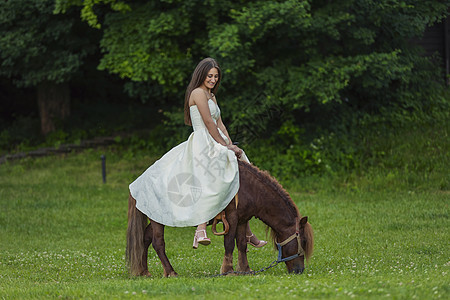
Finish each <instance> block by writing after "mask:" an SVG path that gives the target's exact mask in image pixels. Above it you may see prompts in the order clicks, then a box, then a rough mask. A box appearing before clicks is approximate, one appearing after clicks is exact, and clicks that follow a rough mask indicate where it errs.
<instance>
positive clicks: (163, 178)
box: [129, 99, 248, 227]
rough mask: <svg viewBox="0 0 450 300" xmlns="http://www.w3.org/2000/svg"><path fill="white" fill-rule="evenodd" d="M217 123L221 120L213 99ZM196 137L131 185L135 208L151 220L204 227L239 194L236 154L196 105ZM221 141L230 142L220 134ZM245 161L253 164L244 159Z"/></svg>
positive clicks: (192, 109)
mask: <svg viewBox="0 0 450 300" xmlns="http://www.w3.org/2000/svg"><path fill="white" fill-rule="evenodd" d="M208 106H209V110H210V111H211V117H212V119H213V120H214V122H217V120H218V119H219V117H220V109H219V107H218V106H217V104H216V103H215V102H214V101H213V100H211V99H209V100H208ZM190 114H191V121H192V127H193V129H194V132H192V133H191V135H190V136H189V138H188V139H187V141H185V142H183V143H181V144H179V145H178V146H176V147H174V148H172V149H171V150H170V151H169V152H167V153H166V154H165V155H164V156H162V157H161V158H160V159H159V160H157V161H156V162H155V163H154V164H153V165H151V166H150V167H149V168H148V169H147V170H146V171H145V172H144V173H143V174H142V175H141V176H139V177H138V178H137V179H136V180H135V181H134V182H132V183H131V184H130V187H129V188H130V192H131V195H132V196H133V198H134V199H136V208H137V209H139V210H140V211H141V212H142V213H144V214H145V215H147V216H148V217H149V218H150V219H152V220H154V221H156V222H158V223H161V224H164V225H167V226H175V227H185V226H195V225H198V224H202V223H205V222H207V221H209V220H211V219H212V218H214V217H215V216H216V215H217V214H218V213H219V212H221V211H222V210H223V209H224V208H225V207H226V206H227V205H228V204H229V203H230V201H231V200H232V199H233V197H234V196H235V195H236V193H237V191H238V189H239V168H238V163H237V158H236V155H235V154H234V152H233V151H232V150H229V149H227V147H225V146H223V145H221V144H219V143H218V142H216V141H215V140H214V139H213V138H212V136H211V135H210V134H209V131H208V129H207V128H206V126H205V124H204V122H203V119H202V117H201V115H200V112H199V111H198V108H197V106H196V105H193V106H191V107H190ZM219 133H220V134H221V136H222V138H223V139H224V140H225V141H226V142H227V143H228V138H227V137H226V136H225V135H224V134H223V132H222V131H221V130H220V129H219ZM241 159H242V160H244V161H247V162H248V158H247V157H246V156H245V153H243V154H242V157H241Z"/></svg>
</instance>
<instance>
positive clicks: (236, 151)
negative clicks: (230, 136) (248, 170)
mask: <svg viewBox="0 0 450 300" xmlns="http://www.w3.org/2000/svg"><path fill="white" fill-rule="evenodd" d="M227 148H228V149H230V150H233V151H234V154H236V157H237V158H238V159H240V158H241V156H242V153H243V152H244V151H242V149H241V148H239V147H238V146H236V145H227Z"/></svg>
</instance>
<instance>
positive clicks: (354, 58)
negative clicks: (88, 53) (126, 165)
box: [57, 0, 450, 175]
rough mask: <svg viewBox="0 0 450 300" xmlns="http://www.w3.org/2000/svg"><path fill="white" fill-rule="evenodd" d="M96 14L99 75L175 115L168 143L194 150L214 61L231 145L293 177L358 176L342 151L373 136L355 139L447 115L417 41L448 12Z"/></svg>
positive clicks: (257, 9)
mask: <svg viewBox="0 0 450 300" xmlns="http://www.w3.org/2000/svg"><path fill="white" fill-rule="evenodd" d="M92 3H93V2H89V3H88V4H85V5H84V6H83V10H84V13H83V16H82V17H83V18H84V19H85V20H88V21H89V23H90V24H91V25H92V26H94V27H100V25H101V28H102V30H103V37H102V40H101V43H100V47H101V49H102V51H103V52H104V55H103V57H102V59H101V61H100V65H99V68H100V69H105V70H108V71H109V72H111V73H114V74H118V75H119V76H121V77H123V78H129V79H130V80H131V82H130V83H129V84H128V85H127V90H128V92H129V93H130V94H132V95H133V96H138V97H141V98H142V99H144V100H145V101H151V102H153V103H154V104H157V105H163V104H166V105H168V106H169V107H170V109H169V111H167V112H165V116H166V120H165V123H164V128H160V129H159V130H162V131H164V132H165V134H161V135H162V136H163V137H166V138H163V139H162V140H159V141H158V142H159V143H161V142H162V141H164V142H165V143H166V144H167V145H170V146H173V145H174V144H176V143H177V142H179V141H182V140H183V139H185V138H186V135H187V133H188V131H189V130H188V129H186V128H184V127H183V122H182V99H183V93H184V89H185V87H186V85H187V82H188V81H189V76H190V73H191V72H192V70H193V67H194V66H195V64H196V63H197V62H198V61H199V60H200V59H201V58H203V57H207V56H212V57H215V58H216V59H217V60H218V61H219V63H220V64H221V66H222V69H223V71H224V78H223V84H222V87H221V90H220V93H219V95H218V99H219V102H220V105H221V106H222V108H223V110H222V112H223V118H224V119H225V122H226V124H227V126H228V127H229V129H230V130H229V131H230V132H231V134H232V138H233V139H234V140H238V141H240V142H241V145H242V146H243V147H244V148H246V149H248V148H257V149H260V152H266V153H267V152H269V153H271V154H270V157H272V158H277V157H278V158H280V161H281V162H283V161H284V162H285V164H286V165H290V166H292V163H294V162H295V164H296V166H295V167H293V168H294V169H293V170H291V171H294V170H295V171H296V172H298V171H301V172H307V173H317V172H323V171H324V170H326V169H327V165H328V167H331V168H332V169H336V167H344V168H352V167H355V166H356V167H358V163H357V162H356V161H355V158H354V157H353V156H352V155H353V154H352V152H358V149H354V148H351V147H348V148H346V147H342V146H340V145H338V144H337V141H334V140H336V139H337V140H341V139H349V144H352V145H353V144H354V142H355V141H354V140H352V138H356V139H359V138H360V136H359V135H361V134H363V133H362V132H361V131H359V132H354V130H353V129H352V128H353V127H358V128H359V127H364V128H370V127H371V126H372V124H379V123H384V124H385V126H387V127H388V126H389V125H391V123H396V124H398V123H402V122H405V121H408V122H409V121H411V119H414V118H417V113H418V112H420V113H421V114H422V116H421V117H420V118H419V119H421V118H422V117H423V116H424V115H427V114H428V116H430V115H433V114H434V113H436V112H443V111H444V112H445V111H446V110H448V105H449V100H448V99H449V98H450V97H449V95H448V91H445V89H446V88H445V84H444V80H443V78H444V77H443V74H442V70H440V68H439V67H438V66H437V65H435V64H434V63H432V61H431V60H430V59H429V58H425V57H423V56H421V55H422V53H421V50H420V48H419V47H417V46H416V45H415V44H414V43H413V42H412V39H414V38H417V37H420V36H421V35H422V34H423V32H424V30H425V28H426V27H427V26H430V25H432V24H434V23H435V22H440V21H442V19H443V18H444V17H446V16H447V14H448V8H449V5H450V2H449V1H426V2H423V1H418V0H409V1H400V0H397V1H391V0H389V1H387V0H386V1H354V0H347V1H339V2H329V1H307V0H302V1H280V2H277V1H245V2H242V1H220V2H219V1H151V2H149V1H132V2H131V1H130V2H127V1H112V0H108V1H97V2H96V3H102V4H103V6H101V7H102V10H101V14H99V15H101V16H102V20H100V21H99V19H98V18H97V14H98V13H96V11H95V6H94V5H93V4H92ZM70 4H72V5H73V4H78V5H81V3H79V2H77V1H63V0H59V1H57V7H58V9H59V10H60V11H64V9H66V8H67V7H70ZM98 7H100V6H98ZM108 7H111V8H112V9H108ZM99 22H100V23H99ZM149 94H151V95H149ZM444 114H445V113H444ZM447 117H448V114H447V115H445V116H441V119H442V118H444V119H445V118H447ZM349 134H350V135H352V134H353V135H354V136H353V137H352V136H350V137H349V136H348V135H349ZM330 140H331V141H330ZM324 143H325V144H324ZM330 143H331V144H330ZM333 143H334V144H333ZM269 144H271V145H272V146H268V145H269ZM317 144H321V145H322V146H324V147H330V146H337V147H338V149H339V150H340V151H339V150H338V149H334V150H331V151H334V153H333V155H337V156H338V158H337V160H339V164H338V166H337V165H336V164H332V163H330V162H327V163H323V158H322V157H320V155H319V154H317V153H316V152H317V151H316V150H315V149H314V147H315V146H311V145H316V146H317ZM270 147H272V148H271V149H272V150H268V148H270ZM256 156H257V157H256V159H257V160H259V161H261V160H262V159H263V157H264V156H258V154H256ZM268 156H269V155H268ZM299 161H300V162H299ZM321 162H322V163H321ZM336 162H337V161H335V163H336ZM271 163H272V164H278V162H275V161H273V160H272V159H271ZM300 165H301V166H300ZM280 168H284V167H283V166H280ZM284 172H285V173H290V174H292V172H289V171H287V170H285V171H284ZM277 175H281V172H280V173H277Z"/></svg>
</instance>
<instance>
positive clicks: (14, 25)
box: [0, 0, 97, 134]
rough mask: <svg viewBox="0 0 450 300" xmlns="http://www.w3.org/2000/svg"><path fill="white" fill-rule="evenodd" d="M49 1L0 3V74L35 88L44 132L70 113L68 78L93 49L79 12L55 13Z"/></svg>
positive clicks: (93, 38) (54, 126)
mask: <svg viewBox="0 0 450 300" xmlns="http://www.w3.org/2000/svg"><path fill="white" fill-rule="evenodd" d="M53 10H54V1H52V0H20V1H19V0H18V1H1V2H0V62H1V68H0V76H5V77H7V78H10V79H12V80H13V82H14V84H15V85H16V86H17V87H34V88H36V94H37V97H36V99H37V102H38V106H39V112H40V117H41V131H42V133H43V134H48V133H49V132H51V131H53V130H55V128H56V126H57V122H58V120H63V119H64V118H66V117H67V116H69V114H70V89H69V82H70V79H71V78H72V77H73V76H74V75H75V74H76V73H77V72H78V71H79V70H80V67H81V66H82V65H83V59H85V58H86V57H87V55H89V54H91V53H93V52H94V51H95V50H96V49H97V44H96V42H95V35H93V32H94V30H93V29H92V28H90V27H89V26H87V25H86V24H85V23H84V22H81V20H80V19H79V10H76V9H75V8H72V9H70V10H69V11H68V13H67V14H66V15H55V14H54V13H53Z"/></svg>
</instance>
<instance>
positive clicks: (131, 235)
mask: <svg viewBox="0 0 450 300" xmlns="http://www.w3.org/2000/svg"><path fill="white" fill-rule="evenodd" d="M146 226H147V217H146V216H145V215H144V214H143V213H142V212H140V211H139V210H138V209H137V208H136V200H135V199H134V198H133V197H132V196H131V194H130V196H129V198H128V228H127V250H126V255H125V258H126V264H127V268H128V271H129V273H130V274H131V275H134V276H139V275H142V274H143V272H144V266H143V256H144V231H145V227H146Z"/></svg>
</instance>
